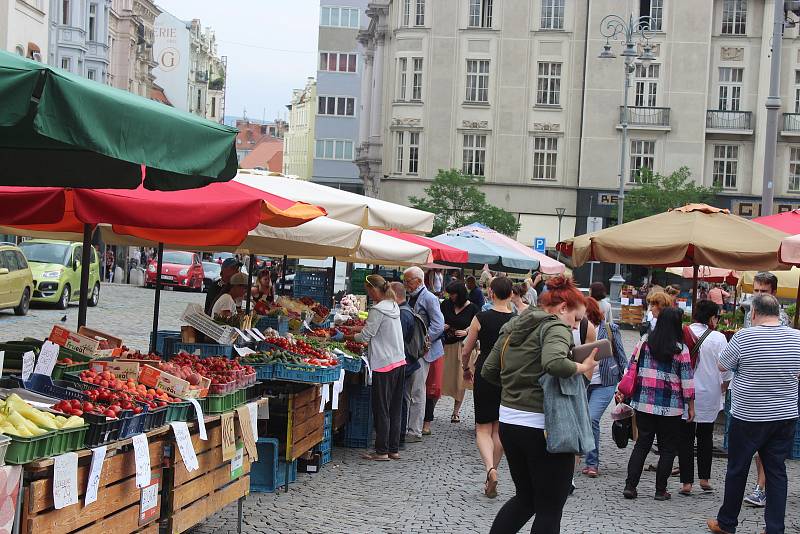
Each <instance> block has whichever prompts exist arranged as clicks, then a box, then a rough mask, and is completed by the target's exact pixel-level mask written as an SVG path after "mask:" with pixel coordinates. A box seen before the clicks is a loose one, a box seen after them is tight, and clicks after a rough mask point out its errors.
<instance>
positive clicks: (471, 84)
mask: <svg viewBox="0 0 800 534" xmlns="http://www.w3.org/2000/svg"><path fill="white" fill-rule="evenodd" d="M471 66H473V67H474V71H473V72H471V71H470V67H471ZM484 67H485V72H484ZM490 70H491V60H489V59H473V58H468V59H467V71H466V94H465V98H464V101H465V102H469V103H471V104H488V103H489V74H490ZM481 96H483V97H484V98H481Z"/></svg>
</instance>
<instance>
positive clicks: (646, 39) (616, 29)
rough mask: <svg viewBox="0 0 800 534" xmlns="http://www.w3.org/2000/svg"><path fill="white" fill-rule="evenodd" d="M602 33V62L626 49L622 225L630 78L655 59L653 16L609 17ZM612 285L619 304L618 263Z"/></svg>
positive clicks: (621, 149) (620, 198) (619, 219)
mask: <svg viewBox="0 0 800 534" xmlns="http://www.w3.org/2000/svg"><path fill="white" fill-rule="evenodd" d="M600 34H601V35H602V36H603V37H605V38H606V44H605V45H603V51H602V52H601V53H600V56H599V58H600V59H614V58H616V57H617V56H616V55H615V54H614V52H612V51H611V42H612V41H618V42H620V43H621V44H622V45H623V47H624V50H623V51H622V52H621V53H620V56H622V57H623V58H624V59H625V62H624V65H623V84H622V111H621V113H620V126H621V127H622V136H621V140H620V147H619V193H618V195H617V224H622V221H623V209H624V204H625V159H626V158H627V154H626V150H627V148H628V119H629V117H628V115H629V113H628V90H629V89H630V87H631V76H632V75H633V73H634V71H635V70H636V63H635V61H636V60H637V59H638V60H639V61H640V62H641V63H642V64H643V65H648V64H649V63H650V62H651V61H653V60H654V59H655V55H653V47H652V46H650V38H651V37H652V36H653V32H652V31H651V30H650V17H639V18H634V17H633V15H630V16H629V17H628V20H625V19H624V18H622V17H620V16H619V15H607V16H606V17H604V18H603V20H602V21H601V22H600ZM637 44H641V45H642V54H641V55H640V54H639V53H638V52H637V51H636V45H637ZM609 282H610V285H611V300H612V301H613V302H615V303H618V302H619V294H620V291H621V290H622V284H623V283H624V282H625V279H624V278H623V277H622V270H621V265H620V264H619V263H618V264H616V266H615V268H614V276H613V277H612V278H611V280H609Z"/></svg>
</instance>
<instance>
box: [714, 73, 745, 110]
mask: <svg viewBox="0 0 800 534" xmlns="http://www.w3.org/2000/svg"><path fill="white" fill-rule="evenodd" d="M723 73H725V74H726V76H723ZM737 73H738V75H739V79H738V80H736V79H734V78H735V77H736V76H735V74H737ZM717 76H718V82H717V106H718V107H717V109H719V110H720V111H741V109H742V88H743V87H744V67H719V68H718V69H717ZM724 78H728V79H724ZM728 106H730V108H729V107H728Z"/></svg>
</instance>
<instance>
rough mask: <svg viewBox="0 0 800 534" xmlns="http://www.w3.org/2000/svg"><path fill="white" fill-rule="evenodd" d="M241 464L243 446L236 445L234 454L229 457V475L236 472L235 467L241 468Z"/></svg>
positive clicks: (242, 462) (242, 460) (242, 463)
mask: <svg viewBox="0 0 800 534" xmlns="http://www.w3.org/2000/svg"><path fill="white" fill-rule="evenodd" d="M240 445H241V443H240ZM243 466H244V446H239V447H236V454H235V455H234V456H233V458H232V459H231V476H233V474H234V473H235V472H236V470H237V469H241V468H242V467H243Z"/></svg>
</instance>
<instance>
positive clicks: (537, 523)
mask: <svg viewBox="0 0 800 534" xmlns="http://www.w3.org/2000/svg"><path fill="white" fill-rule="evenodd" d="M547 289H548V290H547V292H545V293H544V294H543V295H542V296H541V297H540V299H539V305H540V308H536V309H533V308H532V309H529V310H528V311H526V312H525V313H524V314H522V315H520V316H518V317H516V318H515V319H512V320H511V321H509V322H508V323H507V324H506V325H505V326H503V328H502V330H501V334H500V338H499V339H498V340H497V343H496V344H495V346H494V348H493V349H492V352H491V354H489V357H488V358H487V359H486V362H485V363H484V364H483V369H482V370H481V375H482V376H483V378H484V379H486V381H488V382H490V383H492V384H495V385H497V386H500V388H501V396H500V441H501V443H502V445H503V449H504V450H505V453H506V458H507V459H508V466H509V470H510V471H511V478H512V479H513V480H514V486H515V487H516V495H515V496H514V497H512V498H511V499H510V500H509V501H508V502H507V503H506V504H505V505H503V508H502V509H501V510H500V512H499V513H498V514H497V517H495V520H494V523H493V524H492V529H491V531H490V534H501V533H502V534H508V533H511V532H518V531H519V530H520V529H521V528H522V527H523V526H524V525H525V524H526V523H527V522H528V521H529V520H530V518H531V516H535V519H534V520H533V528H532V529H531V532H536V533H537V534H549V533H557V532H559V530H560V528H561V513H562V510H563V508H564V503H566V501H567V497H568V495H569V493H570V489H571V487H572V474H573V470H574V465H575V456H574V455H573V454H571V453H550V452H548V450H547V442H546V439H545V419H544V402H545V400H544V390H543V388H542V386H541V385H540V384H539V379H540V378H541V377H542V376H544V375H545V374H549V375H551V376H554V377H558V378H562V379H568V378H572V377H574V376H576V375H580V374H587V373H591V372H592V371H593V370H594V367H595V366H596V365H597V362H596V361H595V359H594V354H592V357H589V358H587V359H586V360H585V361H583V362H581V363H576V362H575V361H573V360H572V359H571V358H570V357H571V349H572V346H573V344H574V343H573V336H572V327H573V325H575V323H577V322H578V321H580V320H581V319H582V318H583V315H584V313H585V311H586V303H585V299H584V297H583V295H582V294H581V292H580V291H578V289H577V288H576V287H575V283H574V282H573V281H572V279H571V278H565V277H563V276H556V277H554V278H551V279H550V280H548V281H547ZM582 409H583V410H586V413H584V414H582V415H583V416H584V417H585V418H586V419H587V420H588V408H587V407H586V405H583V406H582ZM573 416H574V414H573Z"/></svg>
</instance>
